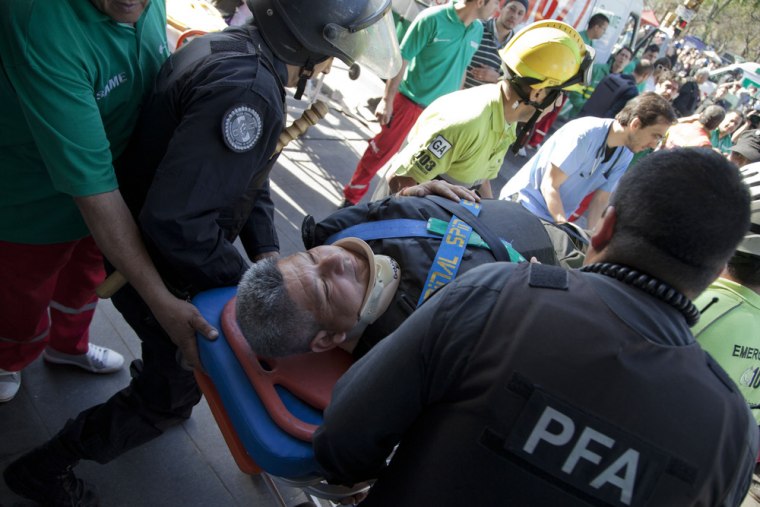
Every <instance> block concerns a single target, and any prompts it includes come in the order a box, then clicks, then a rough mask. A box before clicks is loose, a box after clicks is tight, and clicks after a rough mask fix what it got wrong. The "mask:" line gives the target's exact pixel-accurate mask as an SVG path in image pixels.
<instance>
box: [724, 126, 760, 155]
mask: <svg viewBox="0 0 760 507" xmlns="http://www.w3.org/2000/svg"><path fill="white" fill-rule="evenodd" d="M731 151H733V152H736V153H738V154H739V155H741V156H743V157H744V158H746V159H747V160H749V161H750V162H758V161H760V129H755V130H748V131H747V132H745V133H743V134H742V135H741V136H739V139H738V140H737V141H736V144H735V145H733V146H732V147H731Z"/></svg>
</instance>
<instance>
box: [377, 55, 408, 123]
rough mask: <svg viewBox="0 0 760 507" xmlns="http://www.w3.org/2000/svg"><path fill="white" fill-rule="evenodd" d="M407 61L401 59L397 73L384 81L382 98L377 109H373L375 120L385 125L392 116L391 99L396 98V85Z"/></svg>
mask: <svg viewBox="0 0 760 507" xmlns="http://www.w3.org/2000/svg"><path fill="white" fill-rule="evenodd" d="M408 63H409V62H407V61H406V60H402V63H401V70H399V71H398V74H396V75H395V76H394V77H393V78H392V79H389V80H388V81H387V82H386V83H385V93H384V94H383V100H381V101H380V103H379V104H378V105H377V110H376V111H375V117H376V118H377V121H379V122H380V125H387V124H388V122H389V121H391V116H393V100H394V99H395V98H396V94H397V93H398V87H399V85H400V84H401V80H402V79H403V78H404V72H406V66H407V64H408Z"/></svg>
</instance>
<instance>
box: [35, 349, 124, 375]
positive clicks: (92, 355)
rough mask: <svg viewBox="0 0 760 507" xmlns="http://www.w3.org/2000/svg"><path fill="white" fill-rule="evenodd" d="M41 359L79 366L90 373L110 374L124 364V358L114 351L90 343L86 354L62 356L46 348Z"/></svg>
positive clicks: (60, 353)
mask: <svg viewBox="0 0 760 507" xmlns="http://www.w3.org/2000/svg"><path fill="white" fill-rule="evenodd" d="M42 357H43V358H44V359H45V361H47V362H49V363H56V364H70V365H73V366H79V367H80V368H82V369H83V370H87V371H89V372H92V373H112V372H115V371H118V370H120V369H121V366H122V365H123V364H124V356H122V355H121V354H119V353H118V352H116V351H115V350H111V349H107V348H105V347H101V346H100V345H94V344H92V343H90V348H89V349H88V350H87V353H86V354H64V353H63V352H59V351H57V350H55V349H52V348H50V347H47V348H45V351H44V352H43V353H42Z"/></svg>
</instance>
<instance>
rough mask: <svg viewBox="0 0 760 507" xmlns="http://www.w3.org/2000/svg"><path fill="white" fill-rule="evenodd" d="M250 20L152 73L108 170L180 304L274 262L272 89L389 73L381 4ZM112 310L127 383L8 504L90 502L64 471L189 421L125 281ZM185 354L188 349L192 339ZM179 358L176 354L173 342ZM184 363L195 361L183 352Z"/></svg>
mask: <svg viewBox="0 0 760 507" xmlns="http://www.w3.org/2000/svg"><path fill="white" fill-rule="evenodd" d="M249 6H250V8H251V11H252V12H253V13H254V18H255V19H254V22H253V24H250V25H247V26H243V27H236V28H229V29H227V30H225V31H224V32H221V33H216V34H210V35H207V36H204V37H200V38H197V39H195V40H193V41H192V42H190V43H189V44H188V45H187V46H185V47H183V48H182V50H181V51H178V52H177V53H175V54H174V55H173V56H172V57H171V58H170V59H169V60H168V61H167V62H166V63H165V64H164V66H163V67H162V69H161V72H160V74H159V77H158V79H157V82H156V84H155V87H154V90H153V92H152V95H151V97H150V98H149V100H148V101H147V103H146V104H145V105H144V109H143V112H142V115H141V119H140V122H139V123H138V127H137V129H136V131H135V132H136V133H135V136H134V138H133V140H132V142H131V145H130V148H129V149H128V150H127V151H126V153H125V156H124V157H123V158H122V159H121V160H120V161H118V162H117V164H116V172H117V176H118V178H119V183H120V187H121V191H122V193H123V194H124V198H125V202H126V203H127V205H128V207H129V208H130V210H131V212H132V213H133V215H134V216H135V219H136V222H137V223H138V225H139V226H140V229H141V232H142V234H143V236H144V238H145V242H146V245H147V246H148V249H149V252H150V253H151V257H152V259H153V261H154V262H155V264H156V266H157V267H158V270H159V273H161V275H162V277H163V279H164V281H165V283H166V284H167V286H168V287H169V288H170V290H172V291H173V292H175V293H176V294H177V295H180V296H182V297H192V296H193V295H194V294H196V293H197V292H199V291H202V290H205V289H209V288H213V287H220V286H229V285H233V284H236V283H237V282H238V280H239V278H240V276H241V275H242V274H243V272H244V271H245V270H246V268H247V267H248V263H247V262H246V260H245V259H244V258H243V257H242V256H241V255H240V254H239V253H238V251H237V250H236V249H235V247H233V241H234V240H235V239H236V237H238V235H239V236H240V238H241V240H242V242H243V245H244V247H245V249H246V252H247V254H248V256H249V257H250V258H251V259H254V260H258V259H260V258H262V257H266V256H271V255H276V253H277V250H278V242H277V234H276V232H275V228H274V224H273V205H272V201H271V200H270V198H269V192H268V174H269V171H270V169H271V167H272V165H273V164H274V162H275V159H276V156H273V153H274V151H275V147H276V144H277V140H278V137H279V134H280V132H281V131H282V129H283V124H284V118H285V87H296V93H295V95H296V98H300V96H301V94H302V93H303V90H304V86H305V84H306V82H307V80H308V79H309V78H310V77H312V76H313V75H315V74H317V73H319V72H321V71H322V70H324V69H326V68H328V67H329V65H330V63H331V60H332V58H333V57H338V58H340V59H342V60H344V61H345V62H346V63H347V64H349V65H351V64H353V63H360V64H363V65H365V66H366V67H368V68H369V69H371V70H374V71H375V72H377V73H378V74H379V75H380V76H381V77H385V78H390V77H392V76H393V75H395V73H397V72H398V69H399V68H400V62H401V61H400V55H399V52H398V45H397V43H396V40H395V33H394V31H393V24H392V21H391V18H390V16H391V14H390V8H391V6H390V0H349V1H346V0H341V1H339V0H329V1H325V2H320V6H319V8H318V9H315V8H314V6H313V4H312V2H311V1H310V0H293V1H289V2H284V1H280V0H249ZM113 302H114V305H115V306H116V307H117V308H118V309H119V311H120V312H121V313H122V314H123V315H124V317H125V319H126V320H127V322H128V323H129V324H130V326H132V328H133V329H134V330H135V331H136V333H137V335H138V336H139V337H140V339H141V340H142V352H143V353H142V361H135V362H134V363H133V364H132V368H131V370H132V375H133V380H132V382H131V384H130V386H129V387H127V388H126V389H124V390H122V391H120V392H119V393H117V394H116V395H114V396H113V397H112V398H111V399H109V400H108V401H107V402H105V403H104V404H101V405H98V406H95V407H92V408H90V409H89V410H86V411H84V412H82V413H81V414H79V416H78V417H77V418H76V419H74V420H70V421H69V422H68V423H67V424H66V426H65V427H64V429H63V430H62V431H61V432H60V433H59V434H58V435H57V436H56V437H54V438H53V439H52V440H51V441H49V442H48V443H46V444H45V445H43V446H42V447H40V448H37V449H35V450H33V451H31V452H30V453H28V454H26V455H25V456H22V457H21V458H20V459H18V460H16V461H15V462H14V463H12V464H11V465H10V466H9V467H8V468H7V469H6V471H5V473H4V477H5V480H6V483H7V484H8V486H9V487H10V488H11V489H12V490H13V491H15V492H16V493H18V494H19V495H21V496H25V497H27V498H31V499H34V500H36V501H38V502H40V503H43V504H51V505H59V504H60V505H90V504H94V503H95V502H96V499H95V496H94V494H93V493H92V492H91V491H90V490H89V489H88V488H87V487H85V485H84V484H83V483H82V481H81V480H79V479H76V477H75V476H74V474H73V472H72V471H71V468H72V467H73V466H74V465H76V463H77V462H78V461H79V460H80V459H90V460H95V461H97V462H99V463H106V462H108V461H110V460H112V459H114V458H116V457H117V456H119V455H121V454H122V453H124V452H126V451H127V450H129V449H132V448H134V447H136V446H138V445H140V444H142V443H144V442H147V441H149V440H151V439H153V438H155V437H157V436H159V435H160V434H161V433H162V432H163V431H164V430H165V429H166V428H168V427H169V426H171V425H173V424H177V423H179V422H181V421H183V420H185V419H187V418H188V417H190V414H191V411H192V408H193V406H194V405H196V404H197V403H198V401H199V400H200V397H201V394H200V391H199V390H198V387H197V385H196V384H195V380H194V377H193V374H192V371H189V370H188V369H185V368H183V367H182V366H181V365H180V364H179V361H178V356H179V354H178V350H177V347H176V346H175V345H174V344H173V343H172V342H171V341H170V340H169V338H168V336H167V335H166V334H165V333H164V332H163V330H162V329H161V328H160V326H159V325H158V324H157V323H156V321H155V319H154V318H153V316H152V315H151V313H150V311H149V310H148V307H147V306H146V305H145V303H144V302H143V301H142V299H140V297H139V296H138V295H137V293H136V292H135V291H134V290H133V289H132V288H131V287H129V286H127V287H124V288H122V289H121V290H120V291H119V292H117V293H116V295H114V297H113ZM192 348H193V349H194V342H193V344H192ZM183 350H184V348H183ZM187 360H188V361H189V362H190V363H194V362H196V361H197V359H196V358H194V357H188V358H187Z"/></svg>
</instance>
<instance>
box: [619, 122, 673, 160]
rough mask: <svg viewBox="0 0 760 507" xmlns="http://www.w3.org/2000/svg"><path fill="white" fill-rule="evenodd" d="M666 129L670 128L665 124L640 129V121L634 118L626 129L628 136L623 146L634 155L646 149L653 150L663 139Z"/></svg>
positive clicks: (660, 123)
mask: <svg viewBox="0 0 760 507" xmlns="http://www.w3.org/2000/svg"><path fill="white" fill-rule="evenodd" d="M668 128H670V123H666V122H659V123H655V124H654V125H650V126H648V127H642V126H641V121H640V120H639V119H638V118H634V119H633V121H632V122H631V123H630V125H628V126H627V127H626V129H627V130H628V136H627V140H626V143H625V145H626V146H627V147H628V149H629V150H631V151H632V152H634V153H638V152H640V151H644V150H646V149H647V148H655V147H656V146H657V145H658V144H659V143H660V141H662V138H663V137H665V133H666V132H667V131H668Z"/></svg>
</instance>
